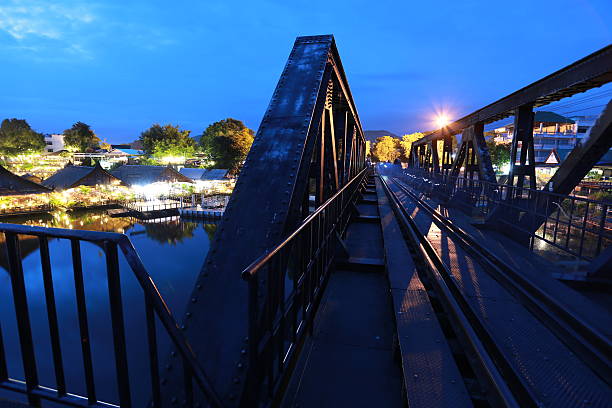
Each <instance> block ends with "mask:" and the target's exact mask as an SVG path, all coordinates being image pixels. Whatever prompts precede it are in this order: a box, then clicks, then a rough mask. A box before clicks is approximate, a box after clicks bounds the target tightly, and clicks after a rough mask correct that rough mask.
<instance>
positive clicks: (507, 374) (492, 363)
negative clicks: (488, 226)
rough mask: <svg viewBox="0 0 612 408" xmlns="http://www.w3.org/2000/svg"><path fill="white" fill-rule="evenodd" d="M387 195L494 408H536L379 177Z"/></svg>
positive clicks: (384, 182) (501, 353)
mask: <svg viewBox="0 0 612 408" xmlns="http://www.w3.org/2000/svg"><path fill="white" fill-rule="evenodd" d="M380 180H381V184H382V186H383V189H384V191H385V194H386V195H387V197H388V198H389V203H390V205H391V208H392V209H393V212H394V214H395V216H396V217H397V220H398V223H399V225H400V228H401V230H402V233H403V235H404V238H405V239H406V241H407V243H408V244H409V246H411V247H413V248H415V249H416V250H417V251H418V253H419V255H420V257H419V259H420V260H422V261H423V263H424V264H425V268H422V267H421V268H420V270H421V271H424V272H425V273H426V274H427V276H428V277H429V280H430V281H431V283H432V284H433V285H434V289H435V291H436V294H437V295H438V296H439V297H440V300H441V301H442V303H443V305H444V309H445V311H446V312H447V313H448V314H449V316H450V317H451V318H452V320H453V321H454V323H455V327H456V328H458V329H459V331H460V332H459V333H458V334H460V336H461V337H462V338H463V340H464V342H465V344H466V345H467V346H468V347H469V348H470V351H471V353H470V354H471V355H472V357H473V360H472V361H474V362H475V363H476V367H474V368H475V371H476V372H477V374H478V375H479V378H480V380H481V381H484V382H486V385H487V387H485V388H487V389H490V390H492V391H493V395H492V396H491V398H492V399H493V401H490V402H491V403H492V405H495V406H504V407H525V406H532V407H537V406H539V405H538V402H537V401H536V398H535V397H534V395H533V394H532V393H531V392H530V390H529V388H528V387H527V386H526V385H525V383H524V382H523V381H522V379H521V377H520V376H518V375H517V374H516V372H515V370H514V369H513V368H512V366H511V364H510V363H509V362H508V361H507V359H506V358H505V356H504V354H503V352H502V351H501V350H500V349H499V347H498V346H497V344H496V343H495V341H494V340H493V339H492V336H491V334H490V333H489V332H488V330H487V329H486V326H485V324H483V323H482V322H481V320H480V319H479V318H478V316H477V315H476V314H475V313H474V312H473V311H472V310H471V308H470V306H469V304H468V301H467V299H466V297H465V296H464V295H463V294H462V292H461V290H460V288H459V287H458V285H457V283H456V282H455V281H454V280H453V279H452V278H451V276H452V275H451V273H450V271H449V270H448V268H447V267H446V265H445V264H444V262H443V261H442V258H441V257H440V256H439V255H438V254H437V252H436V251H435V249H434V248H433V246H432V245H431V243H430V242H429V241H428V240H427V239H426V238H425V237H424V236H423V234H421V233H420V232H419V229H418V227H417V225H416V224H415V222H414V220H413V219H412V218H411V216H410V214H408V212H407V211H406V209H405V208H404V206H403V205H402V204H401V202H400V200H399V198H398V197H397V196H396V195H395V194H394V193H393V192H392V191H391V189H390V188H389V185H388V183H387V181H386V180H384V179H383V178H382V177H381V178H380Z"/></svg>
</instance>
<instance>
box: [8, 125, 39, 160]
mask: <svg viewBox="0 0 612 408" xmlns="http://www.w3.org/2000/svg"><path fill="white" fill-rule="evenodd" d="M44 148H45V139H44V136H43V135H42V134H41V133H37V132H35V131H34V130H32V128H31V127H30V125H29V124H28V122H26V121H25V120H24V119H4V120H3V121H2V124H1V125H0V153H1V154H5V155H15V154H20V153H34V152H40V151H41V150H43V149H44Z"/></svg>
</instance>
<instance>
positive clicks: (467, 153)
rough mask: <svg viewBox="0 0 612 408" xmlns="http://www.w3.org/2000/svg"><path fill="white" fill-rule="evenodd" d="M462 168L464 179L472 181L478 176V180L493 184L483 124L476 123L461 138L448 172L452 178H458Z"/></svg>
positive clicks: (493, 175)
mask: <svg viewBox="0 0 612 408" xmlns="http://www.w3.org/2000/svg"><path fill="white" fill-rule="evenodd" d="M462 167H464V175H465V177H466V178H469V179H473V178H474V175H475V174H478V179H479V180H485V181H490V182H495V181H496V179H495V172H494V171H493V165H492V164H491V156H490V155H489V149H487V144H486V143H485V140H484V123H482V122H478V123H476V124H475V125H472V126H470V127H468V128H467V129H466V130H465V131H464V132H463V134H462V136H461V145H459V148H458V149H457V157H456V158H455V161H454V162H453V165H452V167H451V170H450V174H451V175H452V176H458V175H459V173H460V171H461V168H462Z"/></svg>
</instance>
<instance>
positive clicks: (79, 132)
mask: <svg viewBox="0 0 612 408" xmlns="http://www.w3.org/2000/svg"><path fill="white" fill-rule="evenodd" d="M64 145H66V146H67V147H68V149H69V150H76V151H79V152H86V151H87V150H93V149H97V148H99V146H100V138H98V136H96V134H95V133H94V131H93V130H92V129H91V127H90V126H89V125H88V124H86V123H83V122H77V123H75V124H74V125H72V127H71V128H70V129H66V130H64Z"/></svg>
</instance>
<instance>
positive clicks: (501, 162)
mask: <svg viewBox="0 0 612 408" xmlns="http://www.w3.org/2000/svg"><path fill="white" fill-rule="evenodd" d="M487 149H489V156H491V164H493V166H494V167H495V168H496V169H497V170H501V168H502V167H504V166H505V165H506V164H508V163H510V143H497V142H496V141H495V140H493V139H489V140H487Z"/></svg>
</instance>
